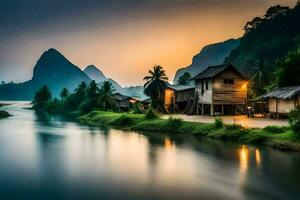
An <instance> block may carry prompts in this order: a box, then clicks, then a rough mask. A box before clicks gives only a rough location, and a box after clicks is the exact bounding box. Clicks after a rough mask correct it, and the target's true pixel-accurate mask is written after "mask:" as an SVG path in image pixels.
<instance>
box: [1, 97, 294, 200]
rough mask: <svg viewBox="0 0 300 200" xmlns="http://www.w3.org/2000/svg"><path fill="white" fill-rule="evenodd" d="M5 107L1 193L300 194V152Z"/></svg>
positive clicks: (72, 195) (282, 196)
mask: <svg viewBox="0 0 300 200" xmlns="http://www.w3.org/2000/svg"><path fill="white" fill-rule="evenodd" d="M26 106H28V105H27V104H26V103H24V102H14V103H13V104H12V105H10V106H5V107H2V108H1V109H4V110H7V111H9V112H10V113H11V114H13V116H12V117H10V118H7V119H3V120H0V199H13V198H22V199H299V197H300V154H299V153H287V152H280V151H276V150H272V149H270V148H263V147H256V146H248V145H240V144H235V143H228V142H227V143H225V142H222V141H215V140H207V139H202V140H201V139H197V138H194V137H191V136H174V135H172V134H139V133H134V132H124V131H120V130H114V129H107V128H102V129H99V128H91V127H87V126H83V125H80V124H77V123H74V122H70V121H68V120H66V119H62V118H59V117H52V118H51V117H49V116H46V115H36V114H35V113H34V112H33V111H31V110H26V109H23V108H24V107H26Z"/></svg>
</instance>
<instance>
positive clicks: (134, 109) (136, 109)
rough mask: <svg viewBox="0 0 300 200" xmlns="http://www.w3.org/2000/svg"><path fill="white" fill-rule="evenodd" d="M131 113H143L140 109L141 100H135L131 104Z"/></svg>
mask: <svg viewBox="0 0 300 200" xmlns="http://www.w3.org/2000/svg"><path fill="white" fill-rule="evenodd" d="M132 113H133V114H143V113H144V112H143V110H142V104H141V102H135V103H134V104H133V105H132Z"/></svg>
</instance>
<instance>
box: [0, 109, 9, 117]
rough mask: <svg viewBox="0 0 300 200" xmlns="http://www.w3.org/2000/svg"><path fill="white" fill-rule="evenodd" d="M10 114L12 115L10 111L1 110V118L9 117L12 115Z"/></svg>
mask: <svg viewBox="0 0 300 200" xmlns="http://www.w3.org/2000/svg"><path fill="white" fill-rule="evenodd" d="M10 116H11V115H10V114H9V113H8V112H6V111H3V110H0V119H3V118H7V117H10Z"/></svg>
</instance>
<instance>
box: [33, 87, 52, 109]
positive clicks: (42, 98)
mask: <svg viewBox="0 0 300 200" xmlns="http://www.w3.org/2000/svg"><path fill="white" fill-rule="evenodd" d="M51 98H52V96H51V93H50V91H49V88H48V87H47V86H46V85H45V86H43V87H42V88H40V89H39V90H38V91H37V92H36V93H35V95H34V99H33V102H32V103H33V107H34V109H37V110H43V109H46V108H47V106H48V105H49V103H50V101H51Z"/></svg>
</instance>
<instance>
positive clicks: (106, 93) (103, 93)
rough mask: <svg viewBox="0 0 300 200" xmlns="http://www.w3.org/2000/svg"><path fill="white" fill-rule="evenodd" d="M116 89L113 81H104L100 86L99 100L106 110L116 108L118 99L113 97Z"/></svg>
mask: <svg viewBox="0 0 300 200" xmlns="http://www.w3.org/2000/svg"><path fill="white" fill-rule="evenodd" d="M114 91H115V89H114V87H113V85H112V83H111V82H109V81H104V82H103V84H102V86H101V88H100V97H99V99H98V101H97V102H98V104H99V106H100V107H101V108H104V110H108V109H109V110H113V109H114V108H116V100H115V99H114V97H113V92H114Z"/></svg>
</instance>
